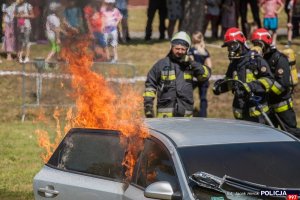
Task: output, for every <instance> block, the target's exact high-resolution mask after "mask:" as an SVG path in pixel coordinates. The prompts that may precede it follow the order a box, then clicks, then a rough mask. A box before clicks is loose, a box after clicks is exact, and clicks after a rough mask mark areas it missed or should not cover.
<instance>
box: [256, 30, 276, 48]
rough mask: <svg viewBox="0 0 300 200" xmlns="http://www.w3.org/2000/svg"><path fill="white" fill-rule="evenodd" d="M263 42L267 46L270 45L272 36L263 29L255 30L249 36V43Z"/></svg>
mask: <svg viewBox="0 0 300 200" xmlns="http://www.w3.org/2000/svg"><path fill="white" fill-rule="evenodd" d="M258 40H259V41H263V42H264V43H265V44H267V45H271V44H272V36H271V34H270V33H269V32H268V31H267V30H266V29H264V28H259V29H256V30H255V31H254V32H253V33H252V36H251V42H254V41H258Z"/></svg>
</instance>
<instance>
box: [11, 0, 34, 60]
mask: <svg viewBox="0 0 300 200" xmlns="http://www.w3.org/2000/svg"><path fill="white" fill-rule="evenodd" d="M15 17H16V19H17V28H16V36H17V51H18V53H17V54H18V59H19V62H20V63H23V62H24V63H26V62H29V53H30V41H29V37H30V33H31V23H30V19H32V18H34V14H33V9H32V5H31V4H29V3H28V2H26V1H25V0H17V5H16V9H15ZM25 49H26V55H25V60H24V61H23V52H24V50H25Z"/></svg>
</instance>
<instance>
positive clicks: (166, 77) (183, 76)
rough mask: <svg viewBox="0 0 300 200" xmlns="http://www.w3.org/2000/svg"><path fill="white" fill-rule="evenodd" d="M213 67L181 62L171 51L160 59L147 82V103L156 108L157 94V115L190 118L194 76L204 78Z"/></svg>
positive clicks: (145, 100)
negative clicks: (154, 103) (154, 105)
mask: <svg viewBox="0 0 300 200" xmlns="http://www.w3.org/2000/svg"><path fill="white" fill-rule="evenodd" d="M210 74H211V73H210V69H209V67H206V66H204V65H201V64H199V63H196V62H191V63H190V62H180V61H178V60H177V59H174V58H172V56H171V54H169V55H168V56H167V57H165V58H163V59H161V60H159V61H158V62H157V63H156V64H155V65H154V66H153V67H152V69H151V70H150V71H149V73H148V75H147V80H146V82H145V92H144V95H143V96H144V106H145V108H146V107H148V108H149V107H150V108H151V109H153V102H154V99H155V97H156V96H157V117H189V116H192V114H193V105H194V100H193V77H196V78H197V79H198V80H199V81H205V80H207V79H208V78H209V77H210Z"/></svg>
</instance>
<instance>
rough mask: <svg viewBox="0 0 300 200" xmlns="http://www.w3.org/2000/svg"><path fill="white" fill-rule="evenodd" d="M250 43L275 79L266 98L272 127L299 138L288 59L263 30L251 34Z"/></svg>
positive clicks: (299, 131) (299, 132)
mask: <svg viewBox="0 0 300 200" xmlns="http://www.w3.org/2000/svg"><path fill="white" fill-rule="evenodd" d="M251 42H252V44H253V45H254V46H258V47H260V48H261V49H262V55H263V57H264V59H265V60H266V61H267V62H268V64H269V66H270V69H271V72H272V73H273V76H274V78H275V81H274V84H273V86H272V87H271V90H270V92H269V98H268V103H269V105H270V108H271V109H272V111H273V115H272V117H271V120H272V122H273V124H274V126H276V127H278V126H280V127H281V128H282V129H283V130H286V131H288V132H290V133H292V134H294V135H296V136H298V137H300V129H298V128H297V120H296V114H295V111H294V109H293V101H292V88H293V84H292V82H291V80H292V78H291V76H292V74H291V66H290V63H289V60H288V58H287V57H286V56H285V55H284V54H283V53H281V52H279V51H278V50H277V49H276V48H275V47H274V46H272V45H271V44H272V37H271V35H270V33H269V32H268V31H267V30H266V29H264V28H260V29H257V30H255V31H254V32H253V34H252V37H251Z"/></svg>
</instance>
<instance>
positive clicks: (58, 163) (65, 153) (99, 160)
mask: <svg viewBox="0 0 300 200" xmlns="http://www.w3.org/2000/svg"><path fill="white" fill-rule="evenodd" d="M55 154H56V155H55ZM123 157H124V149H123V148H122V146H121V145H120V138H119V136H118V135H116V134H96V133H75V134H72V135H71V136H70V137H68V138H66V139H65V140H64V142H63V145H60V149H58V150H57V151H56V152H55V153H54V155H53V156H52V157H51V159H50V160H49V162H48V164H49V165H50V166H55V167H57V168H60V169H64V170H68V171H72V172H80V173H85V174H89V175H97V176H102V177H107V178H113V179H118V180H122V175H123V167H122V161H123Z"/></svg>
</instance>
